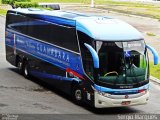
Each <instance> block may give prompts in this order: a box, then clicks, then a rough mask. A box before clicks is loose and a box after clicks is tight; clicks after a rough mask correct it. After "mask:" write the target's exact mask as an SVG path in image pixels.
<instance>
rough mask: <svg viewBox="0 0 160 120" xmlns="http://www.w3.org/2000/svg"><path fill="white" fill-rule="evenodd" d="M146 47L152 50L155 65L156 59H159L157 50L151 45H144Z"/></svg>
mask: <svg viewBox="0 0 160 120" xmlns="http://www.w3.org/2000/svg"><path fill="white" fill-rule="evenodd" d="M146 48H148V49H149V50H150V51H151V52H152V54H153V57H154V65H157V64H158V59H159V58H158V53H157V51H156V50H155V49H154V48H153V47H151V46H150V45H146Z"/></svg>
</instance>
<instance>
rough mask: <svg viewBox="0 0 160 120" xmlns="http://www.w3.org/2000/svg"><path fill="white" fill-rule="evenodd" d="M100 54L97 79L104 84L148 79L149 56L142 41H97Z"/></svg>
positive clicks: (134, 82)
mask: <svg viewBox="0 0 160 120" xmlns="http://www.w3.org/2000/svg"><path fill="white" fill-rule="evenodd" d="M95 44H96V51H97V53H98V56H99V70H98V74H97V75H98V77H97V79H98V80H97V81H98V82H101V83H104V84H112V85H113V84H116V85H124V84H125V85H126V84H132V85H133V84H137V83H140V82H143V81H145V80H147V79H148V57H147V54H146V49H145V43H144V41H143V40H141V41H131V42H130V41H129V42H105V41H96V42H95Z"/></svg>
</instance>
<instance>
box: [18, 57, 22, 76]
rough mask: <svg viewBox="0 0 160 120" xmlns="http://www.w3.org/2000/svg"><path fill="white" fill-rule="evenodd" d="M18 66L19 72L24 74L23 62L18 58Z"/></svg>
mask: <svg viewBox="0 0 160 120" xmlns="http://www.w3.org/2000/svg"><path fill="white" fill-rule="evenodd" d="M17 67H18V71H19V73H20V74H23V64H22V61H21V60H18V63H17Z"/></svg>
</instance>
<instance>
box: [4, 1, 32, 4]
mask: <svg viewBox="0 0 160 120" xmlns="http://www.w3.org/2000/svg"><path fill="white" fill-rule="evenodd" d="M15 2H31V0H2V3H3V4H10V5H14V3H15Z"/></svg>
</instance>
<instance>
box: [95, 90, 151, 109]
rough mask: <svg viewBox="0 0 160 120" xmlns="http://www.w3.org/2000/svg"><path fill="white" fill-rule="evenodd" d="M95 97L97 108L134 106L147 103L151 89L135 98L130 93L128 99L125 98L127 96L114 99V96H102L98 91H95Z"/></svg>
mask: <svg viewBox="0 0 160 120" xmlns="http://www.w3.org/2000/svg"><path fill="white" fill-rule="evenodd" d="M117 96H118V95H117ZM134 96H135V95H134ZM94 97H95V107H96V108H107V107H121V106H133V105H142V104H146V103H147V101H148V99H149V91H147V92H146V93H145V94H142V95H141V96H139V95H138V96H137V97H135V98H133V97H132V95H130V96H129V98H127V99H125V98H123V99H112V98H108V97H105V96H102V95H100V94H98V92H96V91H95V93H94ZM128 101H129V102H130V104H127V105H124V104H123V105H122V102H128Z"/></svg>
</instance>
